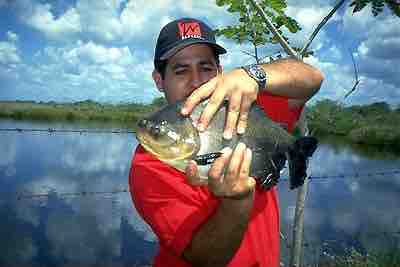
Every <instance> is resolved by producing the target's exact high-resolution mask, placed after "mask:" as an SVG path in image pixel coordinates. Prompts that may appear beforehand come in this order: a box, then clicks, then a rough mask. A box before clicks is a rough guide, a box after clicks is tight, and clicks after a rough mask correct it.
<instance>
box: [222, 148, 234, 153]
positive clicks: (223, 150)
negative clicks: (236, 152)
mask: <svg viewBox="0 0 400 267" xmlns="http://www.w3.org/2000/svg"><path fill="white" fill-rule="evenodd" d="M231 152H232V148H230V147H229V146H227V147H224V148H223V149H222V150H221V153H223V154H229V153H231Z"/></svg>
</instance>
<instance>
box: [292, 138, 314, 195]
mask: <svg viewBox="0 0 400 267" xmlns="http://www.w3.org/2000/svg"><path fill="white" fill-rule="evenodd" d="M317 145H318V141H317V139H316V138H315V137H308V136H307V137H301V138H299V139H297V140H296V141H295V142H294V144H293V145H292V146H291V147H290V148H289V152H288V153H289V176H290V189H294V188H296V187H299V186H301V185H303V183H304V180H305V178H306V176H307V173H306V171H307V159H308V158H309V157H311V156H312V154H313V153H314V151H315V150H316V149H317Z"/></svg>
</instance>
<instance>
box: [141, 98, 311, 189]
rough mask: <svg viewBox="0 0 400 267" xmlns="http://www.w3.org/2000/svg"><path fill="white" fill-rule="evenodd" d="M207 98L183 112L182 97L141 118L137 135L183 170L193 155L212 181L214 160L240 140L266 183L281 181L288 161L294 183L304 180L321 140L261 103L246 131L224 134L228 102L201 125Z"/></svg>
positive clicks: (256, 173) (254, 170)
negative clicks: (301, 133)
mask: <svg viewBox="0 0 400 267" xmlns="http://www.w3.org/2000/svg"><path fill="white" fill-rule="evenodd" d="M206 105H207V101H203V102H201V103H200V104H198V105H197V106H196V107H195V108H194V109H193V111H192V112H191V114H190V115H186V116H184V115H182V114H181V113H180V110H181V108H182V106H183V102H181V101H178V102H176V103H174V104H168V105H166V106H164V107H162V108H161V109H159V110H157V111H156V112H154V113H153V114H151V115H149V116H146V117H144V118H141V119H140V120H139V121H138V123H137V132H136V137H137V139H138V141H139V143H140V144H141V145H142V146H143V148H144V149H145V150H146V151H148V152H149V153H150V154H152V155H154V156H155V157H156V158H158V159H159V160H161V161H163V162H165V163H166V164H168V165H170V166H172V167H174V168H176V169H178V170H180V171H182V172H184V171H185V168H186V166H187V164H188V162H189V161H190V160H195V161H196V162H197V164H198V171H199V176H200V179H201V180H202V181H204V184H207V179H208V175H207V173H208V170H209V169H210V166H211V163H212V162H213V161H214V160H215V159H216V158H218V157H219V156H220V155H221V152H220V151H221V150H222V149H223V148H224V147H227V146H229V147H231V148H232V149H234V148H235V147H236V145H237V144H238V143H239V142H243V143H244V144H246V146H247V147H248V148H250V149H251V150H252V161H251V167H250V176H251V177H254V178H255V179H256V182H257V183H258V184H259V185H260V186H261V188H263V189H265V190H268V189H270V188H272V187H273V186H275V185H277V184H278V182H279V180H280V174H281V171H282V170H283V169H284V168H285V167H286V166H287V165H288V168H289V183H290V189H294V188H297V187H299V186H301V185H303V183H304V180H305V178H306V175H307V173H306V171H307V161H308V159H309V158H310V157H311V156H312V155H313V153H314V151H315V150H316V148H317V146H318V140H317V139H316V138H315V137H312V136H306V137H299V138H296V137H294V136H292V135H291V134H289V133H288V132H287V131H286V130H285V129H284V128H283V127H282V126H281V125H280V124H278V123H276V122H274V121H272V120H271V119H270V118H269V117H267V116H266V115H265V113H264V111H263V110H262V109H261V108H260V107H259V106H257V105H253V106H252V107H251V109H250V112H249V117H248V123H247V128H246V131H245V133H243V134H237V133H234V134H233V136H232V138H231V139H229V140H226V139H224V138H223V131H224V126H225V121H226V113H227V110H228V103H227V101H224V103H223V104H222V105H221V106H220V108H219V109H218V111H217V112H216V113H215V115H214V116H213V118H212V119H211V121H210V123H209V125H208V127H207V129H206V130H205V131H202V132H199V131H198V130H197V128H196V123H197V122H198V120H199V118H200V115H201V113H202V111H203V110H204V108H205V106H206Z"/></svg>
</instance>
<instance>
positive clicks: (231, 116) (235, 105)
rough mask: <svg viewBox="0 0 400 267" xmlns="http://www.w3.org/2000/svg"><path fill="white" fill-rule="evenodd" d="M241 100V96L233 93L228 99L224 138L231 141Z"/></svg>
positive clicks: (238, 93)
mask: <svg viewBox="0 0 400 267" xmlns="http://www.w3.org/2000/svg"><path fill="white" fill-rule="evenodd" d="M241 100H242V94H241V93H240V92H235V93H233V94H232V96H231V98H230V99H229V107H228V112H227V117H226V122H225V130H224V138H225V139H231V138H232V134H233V131H234V129H236V124H237V121H238V118H239V111H240V102H241Z"/></svg>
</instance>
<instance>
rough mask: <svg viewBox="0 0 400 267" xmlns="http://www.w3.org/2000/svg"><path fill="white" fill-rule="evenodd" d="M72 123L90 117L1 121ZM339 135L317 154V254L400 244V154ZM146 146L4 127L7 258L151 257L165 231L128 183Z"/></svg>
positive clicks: (313, 197) (309, 249) (284, 185)
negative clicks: (134, 198)
mask: <svg viewBox="0 0 400 267" xmlns="http://www.w3.org/2000/svg"><path fill="white" fill-rule="evenodd" d="M62 127H65V128H68V129H71V128H75V127H78V128H88V127H89V126H88V125H66V124H63V125H61V124H58V125H57V124H47V123H32V122H16V121H9V120H0V128H41V129H48V128H62ZM90 127H93V125H92V126H90ZM338 141H340V140H337V139H336V140H334V139H327V140H323V141H321V144H320V146H319V147H318V149H317V151H316V152H315V154H314V156H313V158H312V159H311V160H310V170H309V171H310V173H311V177H312V179H311V181H310V183H309V191H308V197H307V202H306V209H305V233H304V237H305V257H306V259H307V261H316V260H320V259H321V258H324V257H325V258H326V257H331V256H333V255H338V254H341V253H343V252H345V251H346V250H348V249H349V248H352V247H354V248H356V249H357V250H359V251H360V252H366V251H368V250H377V249H382V248H385V249H391V248H393V247H398V246H399V245H400V212H399V207H398V203H400V201H399V200H400V172H399V169H400V153H398V152H396V151H390V150H389V149H382V148H373V147H355V146H350V145H348V144H346V143H340V142H338ZM136 145H137V141H136V139H135V137H134V135H133V134H107V133H83V134H79V133H40V132H0V193H1V196H0V218H1V220H0V236H1V239H2V241H1V242H0V251H1V253H0V265H1V266H4V265H7V266H12V265H25V266H27V265H28V266H29V265H41V266H50V265H77V264H79V265H91V264H96V265H102V266H111V265H112V266H122V265H130V266H142V265H145V264H147V263H149V262H150V261H151V258H152V257H153V255H154V253H155V251H156V249H157V242H156V238H155V237H154V234H153V233H152V232H151V229H150V228H149V227H148V226H147V225H146V224H145V223H144V222H143V221H142V220H141V219H140V217H139V216H138V214H137V212H136V211H135V209H134V207H133V205H132V202H131V198H130V195H129V193H127V192H126V190H127V189H128V173H129V166H130V160H131V157H132V152H133V151H134V149H135V147H136ZM285 177H286V175H285V174H284V175H283V178H285ZM278 190H279V195H280V207H281V229H282V233H283V234H284V236H286V238H290V235H291V230H290V229H291V223H292V221H293V214H294V210H295V201H296V192H295V191H290V190H289V189H288V182H287V181H285V179H283V181H281V182H280V183H279V185H278ZM71 193H72V194H71ZM40 194H45V196H39V195H40ZM287 254H288V249H287V248H286V246H285V242H284V241H282V255H283V258H286V256H287Z"/></svg>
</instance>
